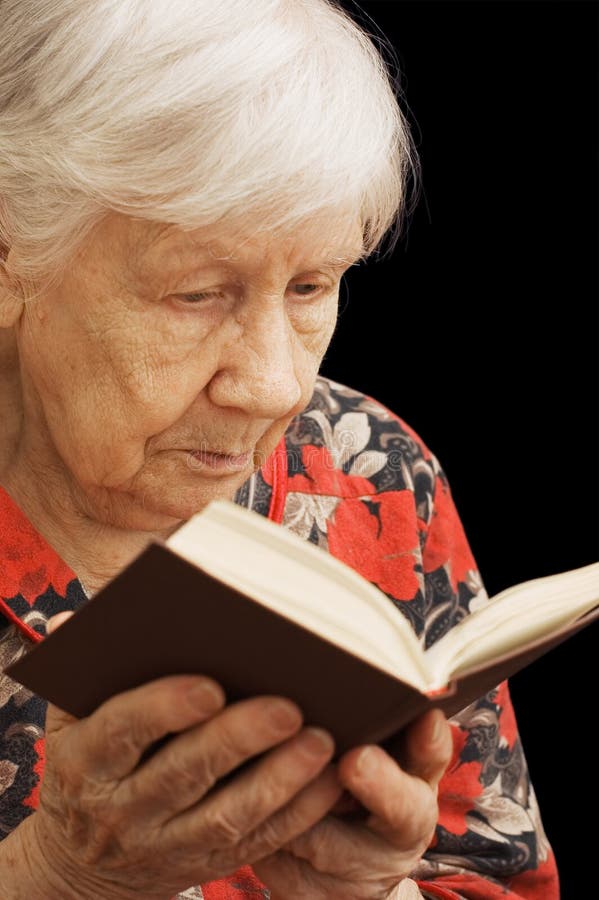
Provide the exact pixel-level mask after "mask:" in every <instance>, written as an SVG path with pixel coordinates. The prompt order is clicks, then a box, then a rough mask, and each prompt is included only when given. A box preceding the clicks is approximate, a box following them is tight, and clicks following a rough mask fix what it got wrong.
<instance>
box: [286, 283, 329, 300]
mask: <svg viewBox="0 0 599 900" xmlns="http://www.w3.org/2000/svg"><path fill="white" fill-rule="evenodd" d="M291 290H292V291H293V292H294V293H295V294H296V295H297V296H298V297H316V296H319V295H321V294H328V293H329V291H331V290H332V286H331V285H330V284H317V283H312V282H302V283H300V284H294V285H293V286H292V288H291Z"/></svg>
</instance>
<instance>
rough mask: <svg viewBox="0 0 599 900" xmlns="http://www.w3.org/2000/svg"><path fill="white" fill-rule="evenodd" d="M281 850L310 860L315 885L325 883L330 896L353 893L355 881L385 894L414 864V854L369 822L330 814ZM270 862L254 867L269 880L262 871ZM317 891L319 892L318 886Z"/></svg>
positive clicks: (373, 892)
mask: <svg viewBox="0 0 599 900" xmlns="http://www.w3.org/2000/svg"><path fill="white" fill-rule="evenodd" d="M282 850H283V851H284V852H286V853H288V854H289V855H290V856H291V857H292V858H293V859H295V860H296V861H298V862H299V861H301V860H304V861H305V863H306V864H307V865H308V864H309V866H310V869H311V872H312V879H314V878H315V875H317V879H316V881H315V885H316V884H318V885H319V886H320V885H322V887H323V892H322V895H323V896H327V897H349V896H352V897H353V896H354V892H355V888H356V885H360V886H361V888H362V890H363V891H364V893H363V896H364V897H379V896H383V895H384V896H386V894H384V893H383V888H384V887H390V886H391V885H393V884H395V883H396V882H397V879H398V877H399V876H400V875H401V874H402V873H403V872H407V871H408V867H410V869H411V868H413V867H414V860H413V857H412V855H411V854H405V853H402V852H401V851H399V850H396V849H394V848H393V847H392V846H390V844H389V842H388V841H387V840H386V839H384V838H383V837H381V836H380V835H378V834H376V833H375V832H373V831H372V830H370V829H368V828H367V827H366V826H364V825H355V824H350V823H348V822H345V821H341V820H339V819H336V818H334V817H333V816H328V815H327V816H325V817H324V818H323V819H322V820H321V821H319V822H317V823H316V824H315V825H313V826H312V828H310V829H307V830H306V831H304V832H302V833H301V834H299V835H297V837H295V838H293V839H292V840H291V841H289V842H288V843H286V844H285V845H284V846H283V848H282ZM270 859H272V857H271V858H270ZM267 862H269V861H267V860H262V861H261V862H259V863H254V865H253V868H254V871H255V872H256V873H257V874H259V877H262V880H263V881H265V883H266V884H270V883H271V882H270V881H269V880H268V875H267V872H266V871H262V870H263V863H267ZM261 871H262V874H261V875H260V872H261ZM352 889H353V890H352ZM314 895H315V896H320V894H318V893H317V891H316V889H315V890H314ZM310 897H312V894H310Z"/></svg>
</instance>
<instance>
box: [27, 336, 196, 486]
mask: <svg viewBox="0 0 599 900" xmlns="http://www.w3.org/2000/svg"><path fill="white" fill-rule="evenodd" d="M45 346H48V343H47V342H46V343H45ZM166 350H167V348H165V347H164V346H162V347H159V346H152V347H151V348H148V346H147V345H144V346H143V348H142V347H140V346H129V347H127V346H124V345H122V346H121V345H119V344H116V343H113V344H110V343H109V342H107V341H101V340H100V341H98V340H89V339H88V341H80V342H73V343H71V344H69V348H66V347H64V348H62V352H61V351H60V350H59V351H56V350H55V351H54V352H53V353H51V354H50V353H47V354H44V353H39V352H37V353H36V352H34V351H35V345H30V346H29V347H28V348H24V352H25V357H24V362H25V367H26V372H27V378H28V381H29V386H30V389H31V390H30V393H31V396H32V397H33V398H34V402H33V404H30V406H29V419H30V423H31V424H32V425H33V428H34V429H35V430H36V432H37V438H38V441H39V439H40V431H41V441H42V442H43V443H45V444H48V443H49V444H50V445H53V446H54V448H55V449H56V451H57V452H58V455H59V456H60V458H61V459H62V461H63V463H64V465H65V467H66V468H67V469H68V470H69V471H70V472H71V473H72V474H73V475H74V476H75V477H76V479H77V481H79V482H80V483H81V484H104V485H106V486H109V485H114V486H116V485H122V484H125V483H126V482H127V481H128V480H129V479H131V478H132V477H133V476H134V475H135V474H136V473H137V472H138V471H139V469H140V468H141V467H142V466H143V465H144V464H145V454H146V445H147V442H148V441H149V440H150V439H151V438H152V437H154V436H156V435H157V434H160V433H161V432H164V431H166V430H168V429H169V428H171V427H172V426H173V425H175V424H176V423H177V422H178V421H179V420H180V419H181V418H182V417H183V416H184V415H185V412H186V410H187V409H188V407H189V406H190V405H191V404H192V403H193V401H194V400H195V399H196V397H197V396H198V393H200V392H201V390H202V386H203V384H204V382H205V380H206V378H207V377H208V376H207V375H206V376H205V375H204V373H203V372H202V371H200V367H199V366H198V365H197V364H195V365H194V364H193V363H190V361H189V359H186V358H184V357H183V356H182V355H181V354H179V358H174V356H175V355H174V353H172V352H171V353H169V352H166ZM204 359H205V361H206V357H204ZM132 361H134V362H132Z"/></svg>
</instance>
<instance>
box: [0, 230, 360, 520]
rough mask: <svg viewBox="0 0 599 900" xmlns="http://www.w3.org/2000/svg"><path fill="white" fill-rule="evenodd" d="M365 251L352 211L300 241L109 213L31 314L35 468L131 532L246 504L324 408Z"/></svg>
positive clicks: (27, 440)
mask: <svg viewBox="0 0 599 900" xmlns="http://www.w3.org/2000/svg"><path fill="white" fill-rule="evenodd" d="M361 252H362V245H361V233H360V229H359V227H356V221H355V220H354V219H349V218H347V217H343V216H332V215H329V216H328V217H323V216H321V217H319V218H318V219H315V220H314V221H313V222H312V223H311V224H308V225H303V226H302V227H301V228H298V229H297V231H295V232H294V233H292V234H289V235H287V236H286V237H284V238H282V237H277V238H274V237H272V236H270V237H268V236H264V235H258V236H252V232H251V230H250V229H249V228H245V229H236V230H232V229H231V228H229V229H228V230H227V229H224V228H201V229H197V230H196V231H194V232H190V233H187V234H186V233H184V232H182V231H181V230H180V229H177V228H175V227H174V226H164V225H156V224H154V223H149V222H143V221H141V220H133V219H129V218H127V217H125V216H120V215H116V214H115V215H111V216H109V217H108V218H107V219H106V220H105V221H104V222H103V223H102V224H101V226H100V227H99V228H98V229H97V230H96V231H95V232H94V233H93V234H92V236H91V237H90V239H89V240H88V241H87V243H86V245H85V247H84V249H83V251H82V252H81V253H80V254H79V255H78V256H77V258H76V259H75V261H74V262H73V264H72V265H71V266H70V268H69V270H68V273H67V274H66V276H65V278H64V279H63V281H62V283H61V284H60V285H59V286H57V287H55V288H52V289H51V290H50V291H48V292H46V293H45V294H43V295H42V296H41V297H40V298H39V299H37V300H35V301H33V302H30V303H27V304H25V307H24V311H23V313H22V315H21V318H20V320H19V323H18V326H17V337H18V345H19V354H20V359H21V367H22V371H23V391H24V404H25V419H24V432H23V441H22V444H21V448H20V454H21V464H22V465H24V464H26V465H27V467H28V468H29V470H30V472H31V474H33V476H34V477H35V478H37V479H38V480H39V479H40V478H41V479H43V480H46V481H47V484H48V486H49V490H51V486H53V485H55V486H59V485H60V484H61V483H62V484H63V487H65V486H66V488H67V489H68V491H69V492H70V496H71V497H72V498H73V499H74V501H75V504H76V505H77V506H78V507H79V508H80V509H82V510H83V511H84V513H85V514H86V515H89V516H91V517H92V518H95V519H97V520H99V521H101V522H105V523H110V524H113V525H118V526H120V527H125V528H136V529H148V530H156V529H168V528H170V527H172V526H174V525H176V524H177V523H178V522H179V521H181V520H182V519H185V518H187V517H189V516H190V515H191V514H193V513H194V512H196V511H198V510H199V509H201V508H202V507H203V506H204V505H205V504H206V503H208V502H209V501H210V500H212V499H216V498H223V497H232V496H233V494H234V493H235V491H236V490H237V488H238V487H239V486H240V485H241V484H242V483H243V482H244V481H245V480H246V479H247V478H248V477H249V476H250V475H251V473H252V472H253V471H254V470H255V469H256V468H257V467H259V466H260V465H261V464H262V463H263V462H264V460H265V459H266V458H267V457H268V456H269V455H270V453H271V452H272V450H273V449H274V447H275V446H276V444H277V442H278V441H279V439H280V437H281V435H282V434H283V433H284V432H285V430H286V427H287V425H288V423H289V421H290V420H291V418H292V417H293V416H294V415H295V414H296V413H298V412H299V411H300V410H301V409H303V408H304V407H305V405H306V404H307V403H308V401H309V399H310V397H311V394H312V390H313V386H314V381H315V377H316V374H317V372H318V368H319V365H320V363H321V360H322V357H323V355H324V353H325V350H326V348H327V345H328V343H329V341H330V338H331V336H332V333H333V330H334V327H335V322H336V315H337V302H338V290H339V281H340V278H341V275H342V274H343V272H344V271H345V270H346V269H347V268H348V266H349V265H350V264H351V263H352V262H354V261H355V259H356V258H358V257H359V256H360V255H361ZM65 481H66V485H65Z"/></svg>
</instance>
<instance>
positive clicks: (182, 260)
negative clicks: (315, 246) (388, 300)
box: [162, 246, 365, 271]
mask: <svg viewBox="0 0 599 900" xmlns="http://www.w3.org/2000/svg"><path fill="white" fill-rule="evenodd" d="M364 253H365V250H364V247H363V246H362V247H360V249H359V250H358V249H357V248H356V247H352V248H347V249H342V250H340V252H339V253H336V254H332V255H331V256H327V257H324V258H322V259H320V260H318V261H317V262H316V263H314V264H313V265H310V266H305V267H304V268H305V269H306V270H309V269H310V268H318V267H319V266H322V267H324V268H327V269H341V268H344V267H345V266H351V265H356V264H357V263H359V262H361V260H362V259H363V258H364ZM173 257H176V259H177V263H173V268H175V267H176V268H181V269H186V270H192V271H197V270H199V269H206V268H208V267H211V266H212V267H216V266H219V265H235V262H236V260H235V257H234V256H231V255H229V256H217V255H216V254H214V253H212V252H210V250H208V248H207V247H206V246H196V247H194V248H193V249H192V248H190V247H174V248H172V249H171V250H170V251H168V252H167V253H165V254H164V256H163V257H162V258H163V260H164V261H165V262H167V261H169V262H170V261H172V259H173Z"/></svg>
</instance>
